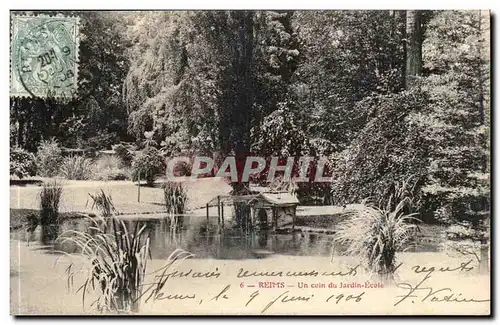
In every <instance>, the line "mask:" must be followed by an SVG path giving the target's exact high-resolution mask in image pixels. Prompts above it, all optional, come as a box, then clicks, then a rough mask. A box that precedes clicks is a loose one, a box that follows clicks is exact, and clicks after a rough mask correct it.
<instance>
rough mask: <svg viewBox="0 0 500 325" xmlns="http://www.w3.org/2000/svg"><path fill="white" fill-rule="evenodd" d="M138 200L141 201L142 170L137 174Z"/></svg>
mask: <svg viewBox="0 0 500 325" xmlns="http://www.w3.org/2000/svg"><path fill="white" fill-rule="evenodd" d="M137 179H138V180H137V185H138V186H137V202H139V203H140V202H141V172H139V174H138V176H137Z"/></svg>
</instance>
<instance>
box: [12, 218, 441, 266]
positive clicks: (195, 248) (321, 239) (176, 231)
mask: <svg viewBox="0 0 500 325" xmlns="http://www.w3.org/2000/svg"><path fill="white" fill-rule="evenodd" d="M123 222H124V223H125V224H126V227H127V229H128V230H129V231H131V232H133V231H134V228H135V227H136V226H139V227H142V226H143V225H146V230H145V231H147V232H148V233H149V236H150V245H151V255H152V257H153V258H154V259H165V258H167V257H168V256H169V255H170V253H171V252H172V251H173V250H175V249H176V248H182V249H185V250H187V251H189V252H191V253H193V254H195V255H196V258H215V259H246V258H265V257H266V256H269V255H271V254H285V255H307V256H315V255H316V256H317V255H320V256H330V255H331V253H332V248H333V247H332V245H333V244H332V235H326V234H317V233H310V232H305V233H292V234H275V233H272V232H270V231H268V230H261V231H253V232H249V231H248V230H247V229H242V228H240V227H237V226H236V227H229V226H228V227H226V228H225V229H220V228H219V227H218V226H217V220H210V221H209V222H208V223H207V221H206V219H203V218H189V217H180V218H179V217H178V218H175V219H170V218H168V217H166V218H163V219H158V218H155V219H144V218H142V219H141V220H134V219H124V220H123ZM138 222H139V223H140V224H139V225H137V223H138ZM91 226H92V222H91V221H90V220H89V219H82V218H78V219H67V220H65V221H63V222H62V223H61V224H60V225H43V226H42V225H39V226H38V227H36V229H35V230H34V231H31V232H27V231H25V230H18V231H14V232H12V233H11V237H12V238H14V239H18V240H22V241H29V242H33V241H38V242H39V243H40V244H41V245H43V246H49V247H50V248H54V249H56V250H61V251H64V252H67V253H78V252H79V248H78V247H77V246H76V245H75V244H74V243H72V242H71V241H65V242H64V243H61V242H60V241H56V240H55V239H56V238H57V237H58V236H59V235H60V234H61V233H63V232H65V231H68V230H76V231H82V232H87V233H89V234H90V235H93V234H95V230H93V229H92V228H91ZM107 227H111V224H108V225H107ZM108 229H110V228H108ZM336 250H337V249H335V251H336ZM412 250H413V249H412ZM416 250H419V249H418V248H416ZM425 250H426V251H433V250H434V251H435V250H437V248H436V247H425Z"/></svg>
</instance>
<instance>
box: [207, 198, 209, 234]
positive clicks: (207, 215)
mask: <svg viewBox="0 0 500 325" xmlns="http://www.w3.org/2000/svg"><path fill="white" fill-rule="evenodd" d="M208 208H209V207H208V203H207V233H208Z"/></svg>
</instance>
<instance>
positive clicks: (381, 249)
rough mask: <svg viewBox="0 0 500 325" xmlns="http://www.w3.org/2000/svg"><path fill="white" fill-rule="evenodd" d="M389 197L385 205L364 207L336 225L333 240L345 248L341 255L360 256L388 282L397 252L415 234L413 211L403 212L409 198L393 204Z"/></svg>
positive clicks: (390, 279)
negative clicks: (392, 207) (410, 212)
mask: <svg viewBox="0 0 500 325" xmlns="http://www.w3.org/2000/svg"><path fill="white" fill-rule="evenodd" d="M393 200H394V199H393V197H390V198H389V200H388V203H387V205H386V206H385V207H383V208H379V207H375V206H366V207H365V208H364V209H363V210H360V211H358V212H356V213H354V214H353V215H352V216H351V217H349V218H348V219H346V220H345V221H343V222H341V223H340V224H339V225H338V228H337V233H336V235H335V242H336V243H337V244H338V245H339V246H341V247H344V248H345V252H344V254H346V255H350V256H355V257H357V258H359V259H361V261H362V263H363V264H364V265H365V266H366V267H367V269H368V271H369V272H371V273H373V274H376V275H378V276H379V278H380V279H381V280H383V281H385V282H391V281H392V280H393V278H394V272H395V270H396V265H397V264H396V263H397V260H396V253H397V252H399V251H402V250H404V248H405V245H406V244H407V243H408V242H409V241H410V240H411V239H412V236H413V235H414V233H415V229H416V227H417V226H416V225H415V223H414V222H415V221H419V220H418V219H416V218H414V217H413V215H415V214H414V213H412V214H405V212H404V209H405V207H406V206H407V204H408V200H409V199H408V198H404V199H402V200H400V201H399V202H398V203H397V204H396V205H395V207H394V209H391V208H390V207H391V206H393V204H394V203H393V202H394V201H393Z"/></svg>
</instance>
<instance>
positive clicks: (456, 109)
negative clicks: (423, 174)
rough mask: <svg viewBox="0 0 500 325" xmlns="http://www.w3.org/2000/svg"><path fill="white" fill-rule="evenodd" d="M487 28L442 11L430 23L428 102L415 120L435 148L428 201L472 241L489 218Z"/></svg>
mask: <svg viewBox="0 0 500 325" xmlns="http://www.w3.org/2000/svg"><path fill="white" fill-rule="evenodd" d="M486 18H488V17H486ZM485 25H486V26H488V25H489V21H488V19H486V21H485V19H484V17H482V16H481V14H480V12H477V11H442V12H440V13H438V14H437V15H436V16H435V17H434V18H433V19H432V20H431V21H430V22H429V27H428V31H427V33H426V39H425V41H424V44H423V58H424V67H425V68H426V70H428V71H430V74H429V76H427V77H426V78H425V80H423V82H422V85H423V89H424V91H425V92H426V93H427V94H428V95H427V96H428V98H429V103H428V105H426V110H425V111H423V112H422V114H416V115H415V116H414V117H413V120H414V121H415V122H416V123H419V124H420V125H423V126H424V130H425V133H423V135H424V137H425V139H426V143H427V146H428V147H429V149H430V155H429V157H430V159H429V160H430V161H429V169H428V174H429V176H428V180H427V183H426V186H425V187H424V188H423V191H424V193H425V195H426V196H427V198H426V199H427V201H428V202H429V203H431V207H432V210H434V211H435V216H436V218H438V219H439V220H441V221H443V222H446V223H449V224H454V225H460V226H461V227H463V228H465V229H472V230H473V231H472V232H466V233H468V235H467V236H469V237H472V238H476V239H477V238H480V237H481V236H483V235H484V233H485V224H484V223H485V221H487V220H488V219H489V213H490V212H489V200H490V199H489V195H490V194H489V171H488V168H487V166H488V164H487V161H488V159H489V158H488V156H489V142H488V138H489V124H488V123H489V121H487V120H486V119H485V118H484V117H485V115H484V112H485V108H486V110H488V109H489V100H488V99H487V98H488V93H489V89H488V88H487V87H485V85H487V84H488V80H489V55H488V54H486V53H485V49H486V48H487V47H485V46H484V41H485V37H484V34H483V28H484V26H485Z"/></svg>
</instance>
